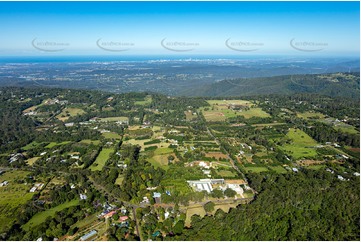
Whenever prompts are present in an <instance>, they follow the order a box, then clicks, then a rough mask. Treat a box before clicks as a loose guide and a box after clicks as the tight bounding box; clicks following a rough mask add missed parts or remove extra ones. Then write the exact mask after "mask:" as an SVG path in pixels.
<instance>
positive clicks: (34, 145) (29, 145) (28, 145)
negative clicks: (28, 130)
mask: <svg viewBox="0 0 361 242" xmlns="http://www.w3.org/2000/svg"><path fill="white" fill-rule="evenodd" d="M43 143H46V142H41V143H38V142H36V141H33V142H31V143H29V144H27V145H25V146H24V147H22V148H21V149H22V150H30V149H33V148H35V147H38V146H39V145H41V144H43Z"/></svg>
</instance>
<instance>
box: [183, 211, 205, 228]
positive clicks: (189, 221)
mask: <svg viewBox="0 0 361 242" xmlns="http://www.w3.org/2000/svg"><path fill="white" fill-rule="evenodd" d="M194 214H198V215H199V216H201V217H202V218H203V217H204V216H205V215H206V211H204V208H203V207H202V206H199V207H194V208H188V209H187V213H186V221H185V226H190V225H191V217H192V216H193V215H194Z"/></svg>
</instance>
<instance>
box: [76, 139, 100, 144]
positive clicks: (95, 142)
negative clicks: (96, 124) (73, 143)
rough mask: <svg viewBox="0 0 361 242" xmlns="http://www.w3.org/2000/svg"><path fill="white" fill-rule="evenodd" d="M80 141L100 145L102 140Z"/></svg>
mask: <svg viewBox="0 0 361 242" xmlns="http://www.w3.org/2000/svg"><path fill="white" fill-rule="evenodd" d="M79 143H83V144H94V145H98V144H99V143H100V140H90V139H83V140H81V141H79Z"/></svg>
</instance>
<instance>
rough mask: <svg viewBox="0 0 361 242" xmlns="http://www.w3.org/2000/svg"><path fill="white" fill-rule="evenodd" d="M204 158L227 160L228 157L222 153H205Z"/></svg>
mask: <svg viewBox="0 0 361 242" xmlns="http://www.w3.org/2000/svg"><path fill="white" fill-rule="evenodd" d="M206 157H211V158H212V157H214V158H216V159H219V158H222V159H228V156H227V155H226V154H223V153H222V152H208V153H206Z"/></svg>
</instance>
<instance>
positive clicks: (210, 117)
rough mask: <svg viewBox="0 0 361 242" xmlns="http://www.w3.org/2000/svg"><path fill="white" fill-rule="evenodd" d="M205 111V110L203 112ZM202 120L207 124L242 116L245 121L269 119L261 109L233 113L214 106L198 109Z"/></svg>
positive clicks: (226, 108) (224, 108) (222, 107)
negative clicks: (255, 118) (254, 118)
mask: <svg viewBox="0 0 361 242" xmlns="http://www.w3.org/2000/svg"><path fill="white" fill-rule="evenodd" d="M205 109H207V110H205ZM200 110H201V111H202V114H203V116H204V118H205V119H206V120H207V121H208V122H212V121H213V122H216V121H225V120H226V119H227V118H233V117H237V116H244V117H245V118H246V119H249V118H252V117H260V118H268V117H271V116H270V115H269V114H268V113H266V112H265V111H263V110H262V109H261V108H250V109H249V110H246V111H244V110H242V111H235V110H232V109H228V107H227V106H214V105H213V107H212V108H209V107H203V108H200Z"/></svg>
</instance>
